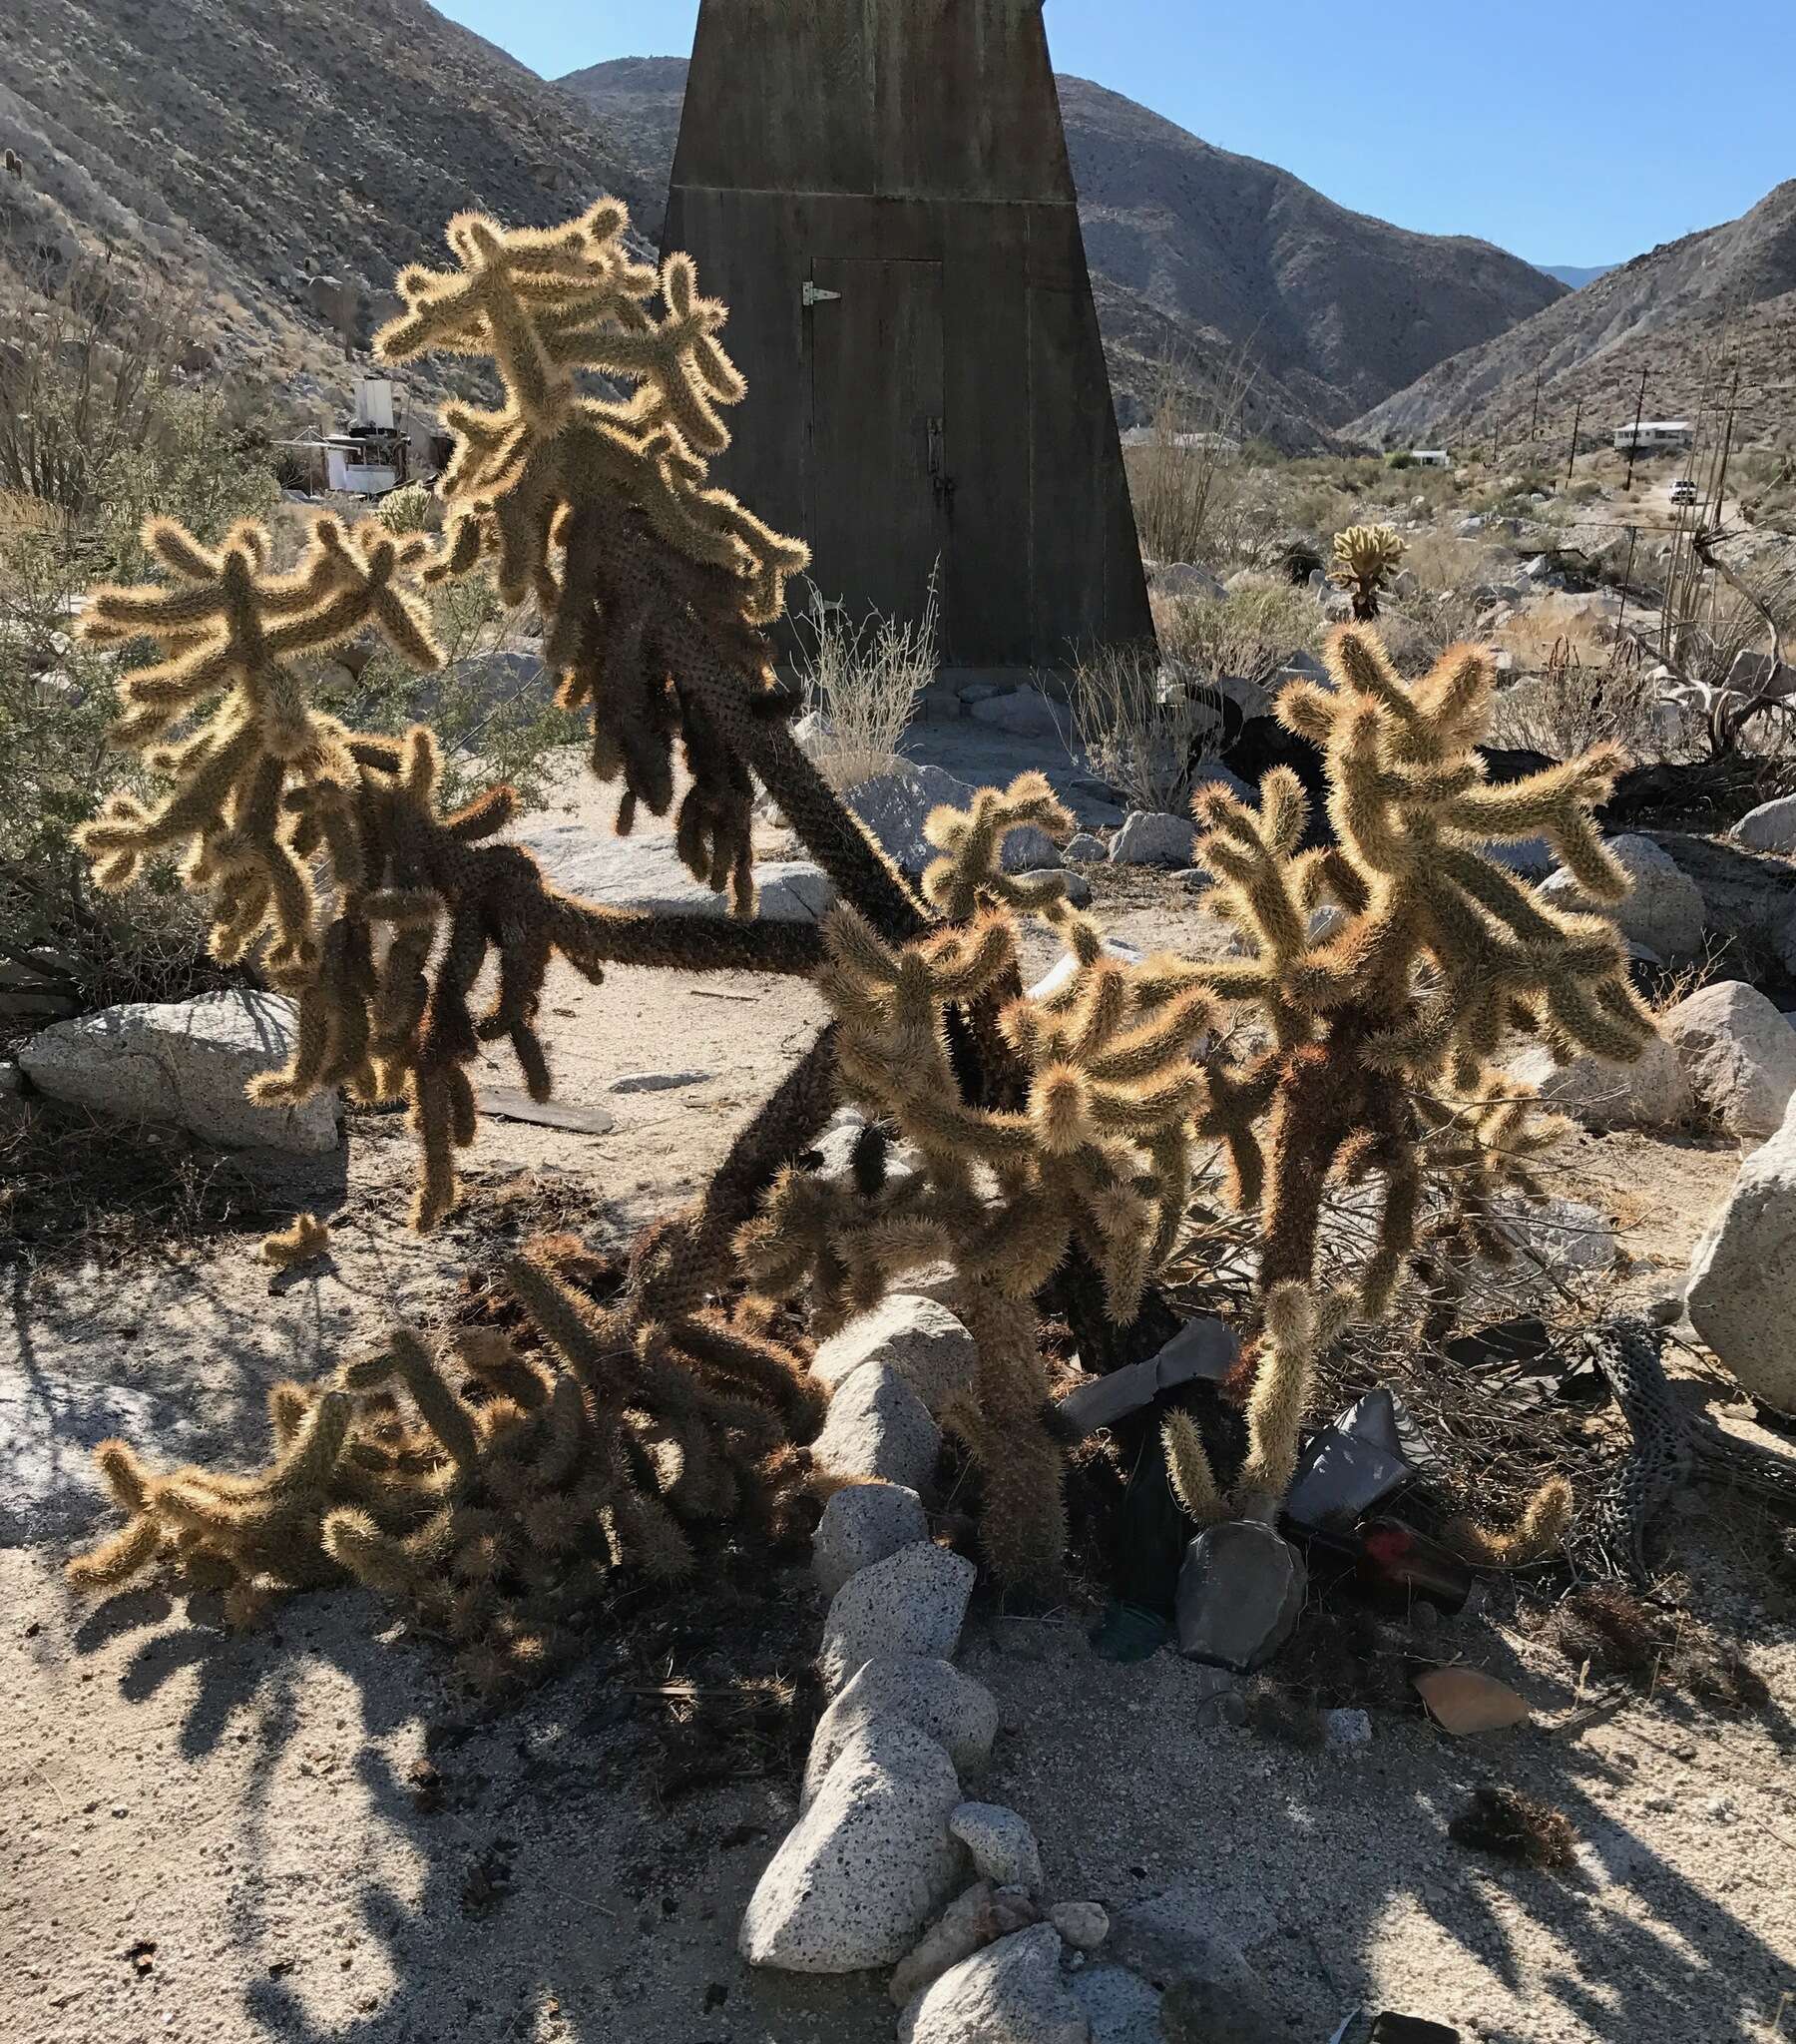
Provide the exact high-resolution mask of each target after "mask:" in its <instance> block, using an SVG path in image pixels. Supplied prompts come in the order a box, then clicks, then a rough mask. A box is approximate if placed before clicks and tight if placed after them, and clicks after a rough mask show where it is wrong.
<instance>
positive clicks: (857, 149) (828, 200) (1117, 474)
mask: <svg viewBox="0 0 1796 2044" xmlns="http://www.w3.org/2000/svg"><path fill="white" fill-rule="evenodd" d="M664 243H665V246H666V247H667V248H670V249H675V248H678V249H686V250H689V251H690V252H691V254H692V255H693V256H694V257H695V258H696V260H697V263H698V274H699V280H700V286H701V288H703V289H705V290H707V291H712V292H715V293H716V294H717V295H718V296H720V297H723V298H725V299H727V300H728V302H729V305H730V308H731V310H730V322H729V326H728V329H727V331H726V333H725V335H724V340H725V343H726V345H727V346H728V347H729V349H730V352H731V353H732V354H733V355H734V357H735V359H736V360H737V362H739V363H740V365H741V367H742V369H743V372H744V373H745V374H746V375H747V377H748V379H749V385H750V390H751V395H750V398H749V401H748V403H747V404H746V405H744V406H742V407H741V408H740V409H739V410H738V411H737V412H736V413H735V414H734V416H733V417H732V419H731V426H732V429H733V431H734V432H735V436H736V438H735V445H734V446H733V447H732V448H731V449H730V452H729V454H728V455H727V456H725V457H724V459H723V461H722V462H721V463H720V464H719V479H720V480H722V481H724V482H726V483H728V485H729V486H730V487H731V488H732V489H734V490H736V491H737V492H738V493H739V494H740V495H741V496H742V497H743V498H744V499H745V500H746V501H747V502H748V503H750V504H752V505H753V507H754V509H755V510H756V511H758V512H760V513H761V514H762V515H763V516H765V517H767V518H770V519H771V520H772V521H773V522H774V523H775V524H776V525H779V526H782V527H783V528H784V529H786V530H788V531H795V532H800V533H802V534H803V535H804V536H805V537H806V538H807V539H808V540H809V541H810V544H811V546H812V549H813V551H814V553H815V557H816V558H815V566H814V569H813V574H814V576H815V578H816V580H817V583H818V585H819V587H820V588H821V589H822V590H823V592H824V593H825V595H827V596H831V597H837V596H839V597H842V598H843V599H845V600H846V602H847V603H848V605H849V606H850V608H851V609H853V610H857V611H858V610H861V609H864V608H865V607H868V606H877V607H878V608H879V609H880V610H882V611H886V612H888V613H892V614H896V615H899V616H903V617H912V618H914V617H916V616H918V615H920V613H921V610H922V606H923V598H924V591H925V587H926V584H927V581H928V577H929V574H930V570H931V567H932V566H933V565H934V564H935V563H936V562H937V561H939V562H940V577H941V592H942V607H943V640H944V651H945V654H946V657H947V658H948V659H949V660H951V661H953V662H955V663H957V664H961V665H970V666H1008V665H1024V664H1042V665H1054V664H1062V663H1064V662H1065V661H1066V660H1067V658H1068V655H1069V652H1070V650H1071V649H1072V648H1074V647H1076V646H1082V645H1089V644H1092V643H1095V642H1103V641H1115V640H1126V639H1145V638H1147V637H1148V636H1150V634H1151V630H1152V626H1151V622H1150V619H1149V616H1148V610H1147V593H1146V587H1145V583H1144V580H1143V577H1142V573H1141V562H1140V553H1139V549H1138V546H1137V544H1136V539H1135V531H1134V519H1133V515H1132V512H1131V511H1130V508H1129V502H1128V491H1127V484H1126V480H1125V478H1124V475H1123V470H1122V450H1121V447H1120V445H1119V442H1118V434H1117V425H1116V416H1115V413H1114V411H1113V410H1112V406H1111V394H1110V382H1109V377H1108V375H1107V373H1106V370H1105V364H1104V352H1103V347H1102V343H1101V341H1100V338H1099V332H1098V318H1097V313H1096V310H1095V308H1094V306H1093V302H1092V289H1091V280H1090V277H1089V275H1088V273H1087V270H1086V259H1085V243H1084V239H1083V237H1082V235H1081V233H1080V226H1079V213H1078V208H1077V205H1076V202H1075V195H1074V189H1073V176H1072V171H1071V169H1070V168H1069V165H1068V161H1067V148H1066V139H1065V136H1064V134H1063V132H1062V128H1061V117H1060V103H1059V99H1058V96H1057V95H1056V92H1055V86H1054V74H1053V70H1052V68H1051V66H1050V64H1049V60H1048V44H1047V36H1046V34H1045V32H1044V29H1043V24H1042V10H1041V0H702V5H701V9H700V13H699V17H698V30H697V36H696V39H695V41H694V44H693V49H692V63H691V71H690V74H689V77H688V80H687V85H686V95H685V110H684V115H683V117H682V120H681V124H680V132H679V147H678V150H677V153H676V155H675V157H674V163H673V185H672V190H671V192H670V195H669V203H668V218H667V227H666V230H665V233H664Z"/></svg>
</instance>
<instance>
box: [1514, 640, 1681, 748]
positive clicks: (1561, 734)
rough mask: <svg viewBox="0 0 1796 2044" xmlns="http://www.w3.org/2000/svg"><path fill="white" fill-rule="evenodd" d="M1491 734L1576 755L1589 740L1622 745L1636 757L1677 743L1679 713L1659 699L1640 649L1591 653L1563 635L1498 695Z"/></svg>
mask: <svg viewBox="0 0 1796 2044" xmlns="http://www.w3.org/2000/svg"><path fill="white" fill-rule="evenodd" d="M1491 735H1492V737H1493V738H1494V739H1495V740H1496V742H1497V743H1498V744H1499V745H1504V746H1516V747H1522V748H1526V749H1527V750H1528V751H1530V752H1538V753H1547V754H1550V755H1551V756H1552V757H1553V758H1554V759H1556V760H1571V759H1573V758H1575V757H1576V755H1577V754H1579V753H1581V752H1584V751H1586V750H1588V749H1589V748H1590V747H1592V746H1599V745H1608V746H1617V747H1619V748H1620V749H1621V751H1622V752H1624V753H1625V754H1627V756H1628V757H1629V758H1630V759H1633V760H1658V759H1663V758H1665V757H1666V755H1667V754H1668V753H1673V752H1675V751H1677V750H1678V749H1679V746H1680V744H1681V737H1682V734H1681V721H1680V719H1679V717H1678V713H1677V711H1676V709H1675V707H1674V706H1671V705H1668V704H1666V703H1664V702H1663V701H1661V698H1660V691H1659V685H1658V684H1657V683H1656V682H1654V681H1651V680H1649V679H1648V678H1647V674H1646V671H1645V668H1644V666H1643V665H1642V663H1641V661H1640V659H1639V656H1638V654H1637V652H1635V651H1634V650H1633V649H1632V648H1627V647H1619V646H1618V647H1613V648H1608V649H1603V650H1601V651H1599V652H1598V653H1597V654H1596V655H1595V656H1593V657H1591V658H1588V659H1586V658H1585V657H1584V656H1583V654H1582V653H1581V652H1580V651H1579V649H1578V647H1576V646H1575V645H1573V644H1572V643H1571V642H1570V641H1569V640H1561V641H1560V642H1559V643H1558V644H1557V645H1556V646H1555V648H1554V649H1553V651H1552V653H1551V654H1550V655H1549V657H1548V659H1547V661H1546V663H1545V665H1544V666H1543V669H1542V671H1541V673H1540V674H1538V675H1533V676H1530V677H1529V678H1528V679H1526V680H1524V681H1520V682H1518V683H1517V684H1516V685H1515V686H1514V687H1513V688H1511V689H1508V690H1506V691H1505V692H1504V693H1503V695H1501V696H1500V697H1498V699H1497V708H1496V713H1495V716H1494V717H1493V719H1492V725H1491Z"/></svg>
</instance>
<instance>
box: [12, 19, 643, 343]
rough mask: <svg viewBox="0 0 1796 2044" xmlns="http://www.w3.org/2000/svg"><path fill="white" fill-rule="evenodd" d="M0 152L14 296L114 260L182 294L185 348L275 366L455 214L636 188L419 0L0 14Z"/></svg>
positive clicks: (357, 304) (546, 88) (586, 133)
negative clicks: (96, 254)
mask: <svg viewBox="0 0 1796 2044" xmlns="http://www.w3.org/2000/svg"><path fill="white" fill-rule="evenodd" d="M0 147H3V148H8V149H11V150H13V151H16V153H17V155H18V157H19V159H20V162H21V165H22V175H21V176H20V177H18V178H16V179H15V178H12V177H4V176H0V269H9V270H11V271H12V273H13V281H14V284H15V286H17V285H18V283H19V281H20V279H21V277H22V276H29V274H30V273H31V272H33V271H37V272H41V271H42V269H43V267H44V265H45V264H48V265H49V266H50V267H51V268H52V269H54V268H55V267H56V266H57V265H58V264H59V263H61V262H63V261H66V260H68V259H70V257H71V256H73V254H74V252H75V250H76V249H77V248H78V247H81V246H85V247H86V248H88V249H89V250H98V249H101V248H111V249H114V250H116V251H117V253H118V259H120V260H121V261H122V262H123V263H125V264H126V266H127V267H128V268H133V269H136V270H138V271H140V272H141V273H142V274H143V275H144V277H145V278H146V279H152V280H155V282H156V284H157V285H158V287H173V288H174V289H176V290H179V291H187V290H191V289H195V288H198V289H199V290H200V291H201V292H202V294H203V297H204V300H205V302H204V304H203V306H202V308H201V311H200V314H199V321H200V324H201V327H202V329H203V330H202V332H201V334H200V335H199V344H200V345H201V346H202V347H203V348H204V347H206V346H209V345H210V346H213V347H216V349H217V350H218V352H220V353H221V354H222V355H223V356H224V357H225V358H226V359H237V360H241V361H244V362H245V363H253V364H254V365H255V366H257V367H259V368H262V369H265V370H267V371H270V372H272V373H275V374H279V373H280V372H282V371H283V370H284V371H286V372H288V373H290V372H291V371H292V369H293V367H294V365H295V364H296V363H299V362H304V361H308V360H311V361H315V360H318V359H323V360H328V359H329V358H330V356H331V354H332V353H333V352H334V353H336V354H337V355H338V356H339V357H340V342H339V343H337V344H336V345H335V347H334V348H333V346H332V344H331V337H332V334H333V329H335V328H338V327H341V326H348V327H350V328H351V329H352V330H353V331H354V332H355V333H357V334H358V335H359V334H360V333H365V331H366V328H367V324H368V320H369V317H370V313H371V311H372V309H373V305H372V299H373V296H374V294H376V293H379V292H382V291H385V290H386V289H387V288H388V287H389V286H390V284H391V281H392V277H393V273H394V271H395V270H396V269H397V268H399V267H400V266H401V265H402V264H403V263H405V262H408V261H413V260H416V259H417V258H418V257H419V256H425V257H430V256H434V255H436V254H437V253H438V252H439V251H440V250H441V236H442V229H443V224H444V222H445V221H446V220H447V219H448V218H449V216H450V215H451V214H453V213H456V212H459V211H461V210H462V209H464V208H467V207H474V206H478V207H486V208H490V209H491V210H492V211H494V212H495V213H498V214H500V215H502V216H503V217H505V218H506V219H508V220H511V221H523V222H548V221H551V220H554V219H557V218H559V217H561V216H562V215H564V214H567V213H569V212H571V211H572V210H573V209H574V208H576V207H578V206H580V205H583V204H585V203H587V202H588V201H590V200H591V199H593V198H594V197H596V196H597V195H598V194H599V193H601V192H603V191H608V190H611V191H620V192H622V193H623V194H624V196H626V197H628V198H632V199H634V198H635V197H636V196H637V194H636V187H635V184H634V182H633V180H632V179H631V176H630V173H629V169H628V166H627V165H626V164H625V163H624V162H623V161H622V160H621V158H620V157H619V156H617V155H615V154H614V153H613V151H612V149H611V147H610V145H609V142H608V140H607V138H606V135H605V133H604V130H603V127H602V124H601V123H600V122H599V121H598V120H596V119H595V118H594V117H593V116H592V115H591V114H590V113H588V112H587V110H586V109H585V108H584V107H582V106H581V104H580V103H579V102H578V101H576V100H574V99H573V98H571V97H570V96H569V95H567V94H564V93H562V92H560V91H558V90H557V89H556V88H555V87H554V86H552V85H548V84H546V83H545V82H544V81H543V80H542V79H540V78H538V77H537V76H536V75H535V74H534V73H533V72H530V71H527V70H526V69H525V68H524V67H523V66H522V65H520V64H517V63H515V62H514V61H513V60H512V59H511V58H510V57H508V56H506V55H505V54H504V52H503V51H501V50H498V49H496V48H495V47H494V46H493V45H492V44H491V43H487V42H483V41H482V40H481V38H480V37H478V36H475V35H471V34H469V33H468V32H467V31H466V30H465V29H461V28H458V27H457V26H456V25H455V24H454V23H452V22H450V21H447V20H445V19H444V17H443V16H442V15H440V14H438V13H437V12H436V11H435V10H434V9H433V8H431V7H428V6H426V5H424V4H423V0H282V4H281V5H279V6H276V7H269V6H266V5H257V4H252V0H6V4H5V6H4V7H0ZM321 277H333V278H336V279H338V280H340V282H341V283H342V284H343V285H344V286H345V287H346V289H345V291H344V292H342V293H337V292H335V291H333V290H331V289H330V288H329V287H328V286H325V285H320V284H318V283H315V282H311V281H310V279H315V278H321Z"/></svg>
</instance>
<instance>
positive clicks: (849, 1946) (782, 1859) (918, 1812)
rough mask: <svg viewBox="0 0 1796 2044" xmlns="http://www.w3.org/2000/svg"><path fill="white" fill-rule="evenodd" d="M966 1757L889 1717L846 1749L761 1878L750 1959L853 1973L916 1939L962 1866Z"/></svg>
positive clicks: (749, 1933) (744, 1934)
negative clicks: (960, 1780)
mask: <svg viewBox="0 0 1796 2044" xmlns="http://www.w3.org/2000/svg"><path fill="white" fill-rule="evenodd" d="M959 1797H960V1788H959V1785H958V1784H957V1782H956V1781H955V1778H954V1767H953V1764H952V1763H951V1762H950V1761H949V1758H948V1756H947V1755H946V1754H945V1753H944V1752H943V1751H942V1749H941V1748H940V1747H939V1746H938V1745H937V1744H936V1743H935V1741H934V1740H933V1739H931V1738H929V1736H928V1735H927V1734H926V1733H922V1732H919V1731H918V1730H917V1728H916V1727H915V1726H914V1725H911V1724H908V1723H907V1722H906V1721H905V1720H904V1719H902V1718H880V1719H876V1720H874V1721H873V1722H872V1723H870V1724H868V1725H867V1726H865V1727H864V1728H863V1729H862V1730H860V1731H858V1732H856V1733H855V1734H854V1735H853V1736H852V1738H850V1739H849V1741H848V1742H847V1744H846V1745H845V1746H844V1747H843V1749H842V1751H841V1752H840V1753H839V1754H838V1755H837V1757H836V1762H835V1765H834V1766H833V1767H832V1768H831V1769H830V1771H829V1774H828V1776H827V1777H826V1778H825V1780H824V1782H823V1785H822V1787H821V1788H820V1789H818V1791H817V1795H816V1798H815V1799H814V1800H813V1801H812V1803H811V1805H810V1807H809V1808H808V1809H807V1810H806V1811H805V1813H804V1814H803V1816H801V1817H800V1818H799V1819H798V1822H797V1823H796V1824H795V1825H794V1826H793V1828H792V1829H791V1830H790V1831H789V1832H788V1833H787V1834H786V1837H785V1840H784V1842H783V1843H782V1844H781V1845H780V1847H779V1849H778V1850H777V1851H776V1852H775V1853H774V1854H773V1857H772V1858H771V1859H770V1860H769V1861H768V1862H767V1867H766V1871H765V1872H764V1873H762V1875H761V1877H760V1879H759V1880H758V1881H757V1882H756V1883H755V1888H754V1893H753V1895H752V1896H750V1898H749V1902H748V1907H747V1910H746V1912H745V1913H744V1915H743V1917H742V1927H741V1931H740V1934H739V1937H738V1939H737V1943H738V1946H739V1949H740V1951H741V1954H742V1956H743V1958H745V1959H746V1960H747V1961H748V1962H749V1964H750V1965H755V1966H777V1967H779V1968H781V1969H782V1970H783V1971H785V1972H791V1973H853V1972H857V1971H859V1970H860V1968H861V1967H863V1966H885V1965H890V1964H891V1963H892V1962H893V1961H894V1960H895V1959H900V1958H902V1957H903V1956H904V1954H905V1953H906V1952H908V1951H909V1950H910V1948H911V1946H912V1945H913V1944H914V1943H915V1942H916V1939H917V1933H918V1931H920V1930H921V1929H922V1927H923V1925H924V1924H925V1923H927V1922H928V1921H929V1919H930V1917H931V1916H932V1915H934V1914H935V1912H936V1911H937V1910H938V1909H940V1908H941V1906H942V1905H943V1903H944V1902H946V1901H947V1899H948V1898H949V1896H950V1895H952V1894H953V1893H954V1890H955V1887H956V1885H957V1884H958V1882H959V1880H960V1877H961V1869H962V1866H963V1864H964V1860H963V1856H962V1853H961V1850H960V1847H959V1846H958V1845H956V1844H955V1842H954V1841H953V1839H952V1838H950V1837H949V1835H948V1830H947V1820H948V1812H949V1811H950V1810H951V1809H952V1808H953V1807H954V1805H955V1803H956V1802H957V1801H958V1799H959Z"/></svg>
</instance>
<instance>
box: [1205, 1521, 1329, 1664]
mask: <svg viewBox="0 0 1796 2044" xmlns="http://www.w3.org/2000/svg"><path fill="white" fill-rule="evenodd" d="M1306 1581H1307V1578H1306V1577H1305V1574H1304V1568H1303V1563H1302V1562H1301V1561H1300V1560H1299V1559H1298V1556H1297V1550H1296V1549H1295V1548H1294V1547H1292V1546H1291V1544H1290V1542H1289V1541H1287V1540H1282V1539H1280V1537H1279V1536H1278V1535H1277V1534H1276V1533H1275V1532H1273V1530H1272V1528H1271V1527H1270V1526H1264V1525H1261V1524H1259V1522H1258V1521H1256V1520H1252V1519H1238V1520H1233V1521H1230V1522H1229V1523H1228V1524H1225V1525H1221V1526H1210V1527H1206V1528H1205V1529H1204V1531H1203V1532H1201V1533H1199V1534H1198V1535H1197V1537H1196V1539H1194V1540H1193V1541H1192V1542H1191V1544H1190V1546H1189V1547H1187V1548H1186V1549H1185V1558H1184V1563H1183V1566H1182V1567H1181V1568H1180V1569H1179V1572H1178V1589H1177V1593H1176V1600H1175V1615H1176V1620H1177V1627H1178V1651H1179V1652H1180V1653H1181V1654H1183V1655H1185V1656H1186V1657H1187V1658H1189V1659H1190V1660H1193V1661H1202V1662H1206V1663H1208V1664H1209V1665H1210V1666H1212V1667H1216V1668H1226V1669H1229V1670H1230V1671H1231V1672H1232V1673H1234V1674H1236V1675H1250V1674H1251V1673H1252V1672H1253V1671H1254V1669H1256V1668H1261V1667H1264V1665H1265V1664H1266V1663H1267V1662H1268V1661H1269V1660H1271V1658H1272V1656H1273V1655H1274V1654H1276V1653H1277V1652H1278V1650H1279V1648H1280V1647H1282V1646H1283V1645H1284V1643H1285V1642H1286V1640H1288V1639H1289V1638H1290V1637H1291V1633H1292V1630H1293V1628H1294V1627H1295V1626H1296V1624H1297V1619H1298V1615H1299V1613H1300V1612H1301V1611H1302V1610H1303V1596H1304V1589H1305V1585H1306Z"/></svg>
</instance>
